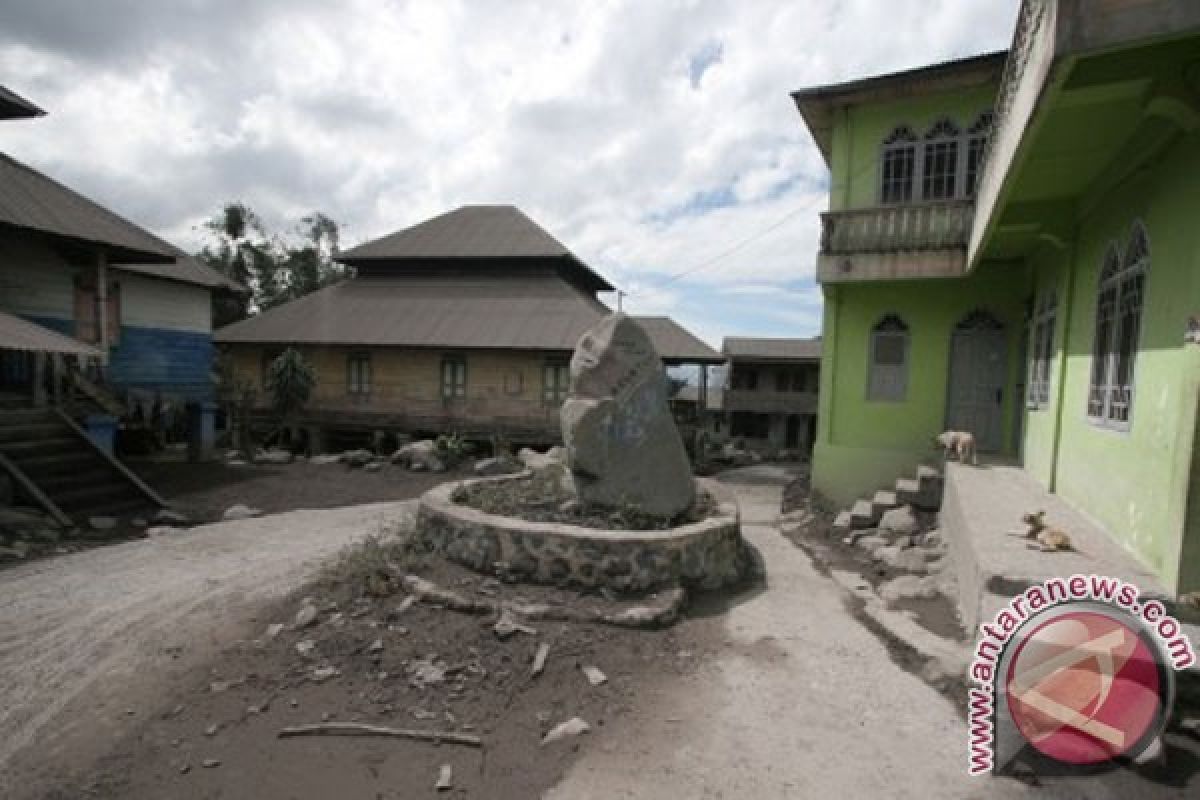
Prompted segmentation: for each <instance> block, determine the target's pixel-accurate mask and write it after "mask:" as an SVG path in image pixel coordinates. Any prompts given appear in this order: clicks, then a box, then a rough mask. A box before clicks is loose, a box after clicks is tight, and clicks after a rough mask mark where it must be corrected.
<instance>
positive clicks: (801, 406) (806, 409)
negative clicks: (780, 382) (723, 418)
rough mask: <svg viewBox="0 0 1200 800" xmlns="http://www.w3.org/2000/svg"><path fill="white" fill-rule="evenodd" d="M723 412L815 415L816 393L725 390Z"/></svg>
mask: <svg viewBox="0 0 1200 800" xmlns="http://www.w3.org/2000/svg"><path fill="white" fill-rule="evenodd" d="M723 410H725V411H752V412H754V413H757V414H815V413H816V412H817V393H816V392H776V391H770V390H758V389H726V390H725V395H724V402H723Z"/></svg>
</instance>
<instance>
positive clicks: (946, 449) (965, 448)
mask: <svg viewBox="0 0 1200 800" xmlns="http://www.w3.org/2000/svg"><path fill="white" fill-rule="evenodd" d="M933 443H934V444H935V445H937V446H938V447H940V448H942V455H943V456H945V457H946V458H949V457H950V454H951V453H954V455H955V457H956V458H958V460H959V461H960V462H962V463H963V464H966V463H967V462H968V460H969V461H970V463H971V464H975V463H977V462H976V461H975V435H974V434H972V433H968V432H966V431H946V432H945V433H939V434H938V435H937V436H935V437H933Z"/></svg>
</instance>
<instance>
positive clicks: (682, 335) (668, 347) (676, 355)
mask: <svg viewBox="0 0 1200 800" xmlns="http://www.w3.org/2000/svg"><path fill="white" fill-rule="evenodd" d="M634 319H635V320H637V323H638V324H639V325H641V326H642V329H643V330H644V331H646V335H647V336H649V337H650V341H652V342H654V349H655V350H657V351H658V354H659V356H661V357H662V358H663V360H664V361H674V362H679V363H681V364H724V363H725V356H723V355H721V354H720V353H718V352H717V351H716V350H713V349H712V348H711V347H709V346H708V345H706V344H705V343H704V342H702V341H700V340H699V339H697V338H696V336H695V335H693V334H692V332H691V331H689V330H688V329H687V328H684V327H682V326H681V325H679V324H678V323H677V322H675V320H673V319H671V318H670V317H634ZM668 353H669V354H670V355H667V354H668Z"/></svg>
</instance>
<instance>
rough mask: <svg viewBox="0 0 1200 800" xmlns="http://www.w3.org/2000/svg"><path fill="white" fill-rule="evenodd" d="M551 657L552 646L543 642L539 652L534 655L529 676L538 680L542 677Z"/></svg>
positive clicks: (539, 646)
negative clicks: (547, 661)
mask: <svg viewBox="0 0 1200 800" xmlns="http://www.w3.org/2000/svg"><path fill="white" fill-rule="evenodd" d="M549 655H550V645H549V644H548V643H546V642H542V643H541V644H539V645H538V649H537V652H536V653H534V655H533V667H532V668H531V669H530V670H529V674H530V675H531V676H533V677H534V678H536V677H537V676H538V675H541V674H542V672H543V671H544V670H545V669H546V658H547V657H548V656H549Z"/></svg>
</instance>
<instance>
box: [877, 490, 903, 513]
mask: <svg viewBox="0 0 1200 800" xmlns="http://www.w3.org/2000/svg"><path fill="white" fill-rule="evenodd" d="M899 505H900V502H899V501H898V500H897V499H896V493H895V492H889V491H888V490H887V489H880V490H879V491H878V492H876V493H875V496H874V497H872V498H871V506H872V508H873V509H874V510H875V513H876V514H877V515H879V516H883V514H884V512H887V511H891V510H892V509H893V508H897V507H899Z"/></svg>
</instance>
